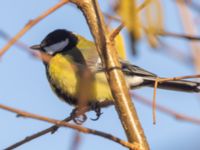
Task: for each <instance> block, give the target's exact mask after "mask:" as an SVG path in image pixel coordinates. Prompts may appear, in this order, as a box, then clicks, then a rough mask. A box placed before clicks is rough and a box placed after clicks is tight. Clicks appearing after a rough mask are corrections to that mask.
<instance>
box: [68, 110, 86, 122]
mask: <svg viewBox="0 0 200 150" xmlns="http://www.w3.org/2000/svg"><path fill="white" fill-rule="evenodd" d="M78 111H79V108H74V109H73V110H72V112H71V114H70V116H71V117H72V118H73V119H72V120H73V121H74V123H76V124H78V125H81V124H83V123H84V122H85V121H86V120H87V116H86V115H85V114H81V115H79V116H77V112H78Z"/></svg>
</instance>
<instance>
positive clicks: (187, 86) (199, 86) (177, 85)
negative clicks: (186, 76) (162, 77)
mask: <svg viewBox="0 0 200 150" xmlns="http://www.w3.org/2000/svg"><path fill="white" fill-rule="evenodd" d="M145 81H146V82H147V83H149V84H147V86H150V87H154V84H155V78H154V79H145ZM158 88H160V89H167V90H175V91H183V92H200V83H199V82H194V81H186V80H177V81H166V82H162V83H158Z"/></svg>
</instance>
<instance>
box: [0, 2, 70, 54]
mask: <svg viewBox="0 0 200 150" xmlns="http://www.w3.org/2000/svg"><path fill="white" fill-rule="evenodd" d="M68 2H69V0H60V2H59V3H57V4H56V5H55V6H53V7H52V8H50V9H48V10H47V11H45V12H44V13H42V14H41V15H40V16H38V17H37V18H35V19H34V20H30V21H29V22H28V23H27V24H26V25H25V26H24V28H23V29H22V30H20V31H19V32H18V33H17V34H16V35H15V36H14V37H13V38H12V39H11V40H10V41H9V42H8V43H7V44H6V45H5V46H4V47H3V48H2V49H1V50H0V56H2V55H3V54H4V53H5V52H6V51H7V50H8V49H9V48H10V47H11V46H12V45H13V44H15V42H16V41H17V40H18V39H19V38H21V37H22V36H23V35H24V34H25V33H26V32H27V31H28V30H30V29H31V28H32V27H33V26H34V25H36V24H37V23H38V22H40V21H41V20H42V19H44V18H45V17H47V16H48V15H50V14H51V13H53V12H54V11H56V10H57V9H59V8H60V7H62V6H63V5H64V4H66V3H68Z"/></svg>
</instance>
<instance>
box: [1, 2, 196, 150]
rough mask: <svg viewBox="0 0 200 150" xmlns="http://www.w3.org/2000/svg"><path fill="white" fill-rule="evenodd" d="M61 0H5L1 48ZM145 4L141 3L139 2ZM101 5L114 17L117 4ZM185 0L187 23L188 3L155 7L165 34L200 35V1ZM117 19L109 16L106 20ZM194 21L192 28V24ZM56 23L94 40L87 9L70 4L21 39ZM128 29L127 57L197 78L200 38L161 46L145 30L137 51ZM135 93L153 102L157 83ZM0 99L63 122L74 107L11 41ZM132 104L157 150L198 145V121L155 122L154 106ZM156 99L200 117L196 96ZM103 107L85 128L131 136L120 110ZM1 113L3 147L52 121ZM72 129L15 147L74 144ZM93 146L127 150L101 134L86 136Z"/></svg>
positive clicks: (34, 39) (160, 118) (164, 72)
mask: <svg viewBox="0 0 200 150" xmlns="http://www.w3.org/2000/svg"><path fill="white" fill-rule="evenodd" d="M57 2H58V1H57V0H43V1H39V0H32V1H31V0H29V1H26V0H20V1H13V0H6V1H1V2H0V4H1V5H0V18H1V23H0V47H1V48H2V47H3V46H4V45H5V44H6V42H7V40H6V39H5V38H6V37H7V36H6V35H5V34H7V35H9V36H11V37H12V36H14V35H15V34H16V33H17V32H18V31H19V30H20V29H22V28H23V27H24V25H25V24H26V23H27V22H28V21H29V20H31V19H33V18H35V17H37V16H38V15H40V14H41V13H42V12H43V11H45V10H47V9H48V8H50V7H52V6H53V5H55V4H56V3H57ZM142 2H143V1H139V3H138V4H141V3H142ZM99 3H100V6H101V9H102V10H103V12H105V13H106V14H109V15H111V16H115V13H114V7H115V3H116V1H114V0H112V1H99ZM185 4H186V5H185V6H186V8H187V9H188V11H189V12H187V11H185V13H186V14H190V15H191V16H189V18H190V19H189V20H187V21H185V22H187V24H188V25H185V22H184V21H183V20H184V19H188V18H187V15H184V12H183V10H182V13H181V7H182V5H183V4H177V2H176V1H175V0H162V2H161V1H160V4H159V7H160V8H159V9H157V8H158V7H156V8H151V9H152V10H153V11H155V12H154V14H152V18H156V16H155V15H161V20H162V25H163V28H164V30H165V31H168V32H172V33H178V34H187V33H190V35H194V36H199V24H200V20H199V15H200V14H199V13H200V11H199V10H200V9H199V8H200V3H199V1H198V0H190V1H187V2H186V3H185ZM161 10H162V11H161ZM142 13H144V15H145V12H143V11H142V12H141V14H142ZM183 17H185V18H183ZM146 20H148V19H146ZM111 21H112V20H109V19H108V18H107V22H111ZM153 22H154V20H153ZM154 23H156V22H154ZM118 24H119V22H117V21H112V22H111V24H110V25H111V26H112V27H113V28H115V27H116V26H117V25H118ZM146 25H148V22H147V24H145V23H144V26H146ZM188 26H189V27H192V28H187V27H188ZM58 28H64V29H68V30H71V31H73V32H75V33H78V34H81V35H83V36H84V37H86V38H88V39H90V40H92V37H91V34H90V31H89V29H88V26H87V24H86V22H85V19H84V17H83V15H82V13H81V12H80V11H79V10H78V9H77V8H76V7H75V6H74V5H72V4H67V5H65V6H64V7H62V8H60V9H58V10H57V11H56V12H54V13H53V14H51V15H49V16H48V17H47V18H45V19H44V20H42V21H41V22H40V23H38V24H37V25H36V26H34V27H33V28H32V29H31V30H30V31H28V32H27V33H26V34H25V35H24V36H23V37H22V38H21V39H20V41H21V42H23V43H24V44H26V45H27V46H31V45H33V44H38V43H40V41H41V40H42V39H43V38H44V37H45V36H46V35H47V34H48V33H49V32H51V31H53V30H55V29H58ZM122 34H123V37H124V42H125V48H126V52H127V56H128V58H127V59H128V60H129V61H131V62H132V63H133V64H136V65H138V66H140V67H143V68H145V69H146V70H149V71H151V72H154V73H156V74H158V75H160V76H162V77H175V76H183V75H192V74H196V73H197V72H198V68H200V66H198V64H197V63H196V64H195V63H194V62H195V60H194V58H195V57H193V56H198V55H197V54H198V53H195V55H193V54H194V51H198V52H199V51H200V46H199V45H198V44H199V43H198V42H199V41H196V42H191V40H187V39H185V38H176V37H172V36H158V38H157V39H159V41H157V39H156V41H157V42H158V44H157V45H153V46H154V47H152V43H150V42H149V41H150V40H148V38H147V36H146V35H145V34H144V35H142V36H141V37H140V39H139V40H138V42H137V44H136V45H134V48H135V49H136V50H137V51H136V54H135V52H134V53H133V47H131V40H130V38H129V37H130V36H129V33H128V32H127V30H123V31H122ZM191 43H193V44H192V45H193V46H191ZM194 49H195V50H194ZM133 54H134V55H133ZM199 54H200V53H199ZM199 56H200V55H199ZM197 58H198V57H197ZM195 59H196V58H195ZM196 62H197V61H196ZM199 71H200V69H199ZM134 92H135V93H137V94H139V95H142V96H144V97H146V98H148V99H149V100H151V99H152V96H153V89H151V88H143V89H137V90H135V91H134ZM0 103H1V104H5V105H8V106H12V107H14V108H18V109H22V110H25V111H28V112H32V113H35V114H40V115H43V116H48V117H51V118H56V119H60V120H61V119H64V118H66V117H67V116H68V115H69V113H70V112H71V110H72V107H71V106H69V105H67V104H65V103H63V102H62V101H60V100H59V99H58V98H57V97H56V96H55V95H54V93H53V92H52V91H51V89H50V86H49V84H48V82H47V79H46V74H45V68H44V65H43V64H42V62H41V61H40V60H38V59H36V58H34V57H33V56H31V55H30V53H28V52H27V51H26V50H23V49H22V48H20V47H19V46H17V45H14V46H12V48H11V49H10V50H9V51H8V52H7V53H6V54H5V55H4V56H3V57H2V58H1V60H0ZM134 103H135V105H136V109H137V111H138V115H139V118H140V120H141V124H142V126H143V128H144V132H145V134H146V137H147V140H148V142H149V145H150V147H151V149H152V150H161V149H162V150H168V149H173V150H178V149H182V150H189V149H190V150H191V149H192V150H198V149H200V143H199V138H200V130H199V129H200V128H199V125H197V124H194V123H190V122H186V121H180V120H176V119H174V118H173V117H172V116H170V115H167V114H165V113H161V112H159V111H157V124H156V125H153V123H152V108H151V107H149V106H145V105H144V104H142V103H140V102H138V101H136V100H134ZM157 103H159V104H162V105H163V106H165V107H166V108H170V109H172V110H174V111H176V112H179V113H181V114H185V115H188V116H192V117H195V118H200V117H199V114H200V99H199V96H198V95H197V94H193V93H181V92H172V91H165V90H158V91H157ZM102 111H103V115H102V116H101V118H100V119H99V120H98V121H96V122H95V121H91V120H90V119H88V120H87V121H86V122H85V123H84V126H86V127H90V128H93V129H98V130H101V131H105V132H108V133H111V134H113V135H115V136H117V137H120V138H122V139H126V136H125V134H124V131H123V129H122V126H121V123H120V121H119V118H118V115H117V113H116V111H115V109H114V107H113V106H112V107H109V108H106V109H103V110H102ZM87 115H88V117H91V118H94V117H95V114H94V113H93V112H91V113H87ZM0 118H1V123H0V149H4V148H6V147H7V146H9V145H11V144H13V143H15V142H17V141H19V140H21V139H23V138H25V137H26V136H29V135H31V134H33V133H36V132H38V131H40V130H42V129H45V128H47V127H49V126H50V125H51V124H48V123H44V122H40V121H36V120H32V119H24V118H17V117H16V114H13V113H10V112H6V111H4V110H1V109H0ZM74 134H75V132H74V131H73V130H71V129H67V128H61V129H59V130H58V131H57V132H56V133H55V134H53V135H52V134H47V135H44V136H42V137H40V138H37V139H35V140H33V141H31V142H29V143H26V144H24V145H22V146H21V147H19V148H17V149H18V150H35V149H49V150H53V149H59V150H66V149H70V147H71V143H72V142H73V139H74ZM90 149H95V150H102V149H118V150H123V149H126V148H124V147H122V146H121V145H119V144H116V143H114V142H111V141H109V140H106V139H103V138H100V137H97V136H93V135H86V134H80V145H79V150H90Z"/></svg>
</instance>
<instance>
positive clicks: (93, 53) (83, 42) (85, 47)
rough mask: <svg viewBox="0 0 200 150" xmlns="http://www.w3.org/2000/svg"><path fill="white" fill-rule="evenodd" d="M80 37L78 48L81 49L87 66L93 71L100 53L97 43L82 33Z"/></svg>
mask: <svg viewBox="0 0 200 150" xmlns="http://www.w3.org/2000/svg"><path fill="white" fill-rule="evenodd" d="M78 39H79V42H78V45H77V48H78V49H79V50H80V51H81V53H82V55H83V57H84V59H85V62H86V64H87V66H88V67H89V68H90V69H91V71H93V72H95V71H96V65H97V64H98V62H99V55H98V53H97V50H96V46H95V44H94V43H93V42H92V41H89V40H87V39H85V38H84V37H82V36H80V35H78Z"/></svg>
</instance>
